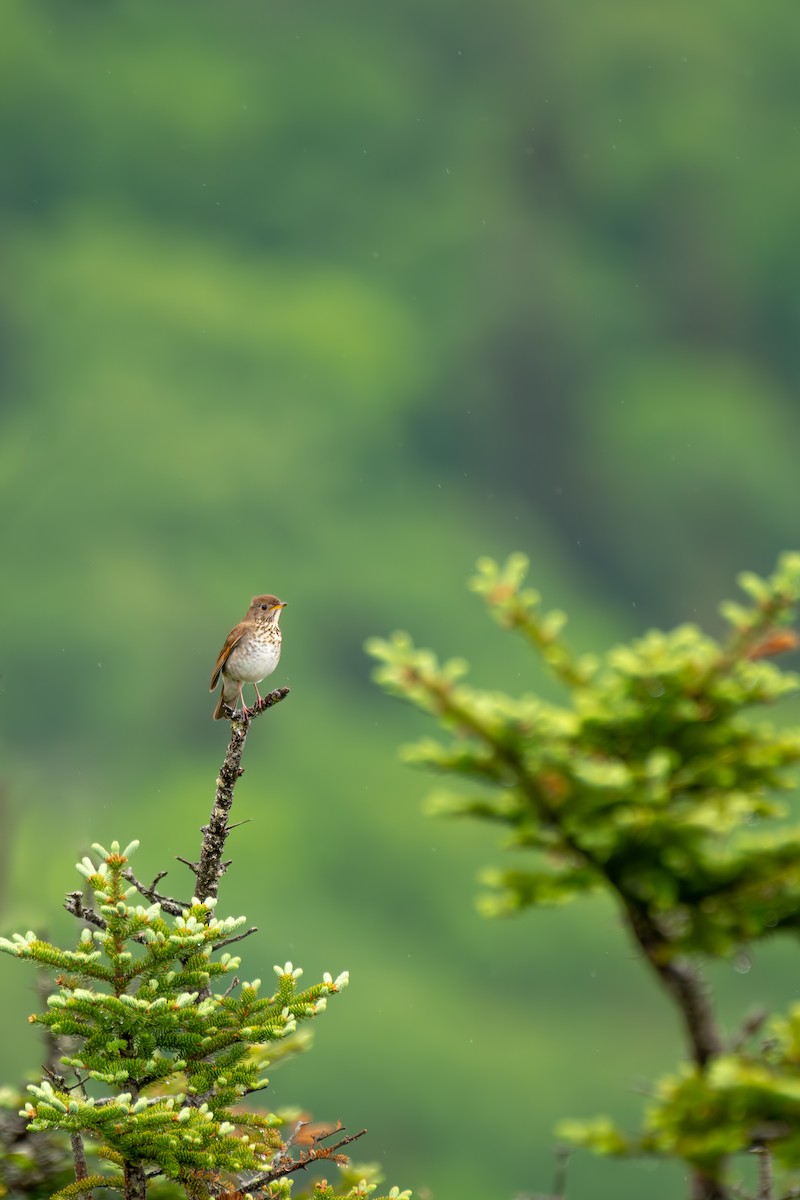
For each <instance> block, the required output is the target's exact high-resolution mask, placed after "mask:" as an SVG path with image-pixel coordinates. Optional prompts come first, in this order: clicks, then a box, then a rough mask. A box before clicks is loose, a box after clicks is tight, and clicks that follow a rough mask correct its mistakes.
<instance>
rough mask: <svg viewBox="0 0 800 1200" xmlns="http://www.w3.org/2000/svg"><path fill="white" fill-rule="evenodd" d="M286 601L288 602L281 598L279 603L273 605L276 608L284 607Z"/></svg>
mask: <svg viewBox="0 0 800 1200" xmlns="http://www.w3.org/2000/svg"><path fill="white" fill-rule="evenodd" d="M287 603H288V601H287V600H281V602H280V604H276V605H275V607H276V608H286V605H287Z"/></svg>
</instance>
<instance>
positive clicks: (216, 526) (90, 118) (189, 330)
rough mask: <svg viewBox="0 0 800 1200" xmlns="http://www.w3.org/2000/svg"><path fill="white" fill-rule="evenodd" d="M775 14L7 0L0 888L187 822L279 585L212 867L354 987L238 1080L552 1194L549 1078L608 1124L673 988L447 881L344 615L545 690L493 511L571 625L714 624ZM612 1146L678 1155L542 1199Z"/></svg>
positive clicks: (790, 137) (397, 1146)
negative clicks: (654, 1158) (253, 1079)
mask: <svg viewBox="0 0 800 1200" xmlns="http://www.w3.org/2000/svg"><path fill="white" fill-rule="evenodd" d="M795 18H796V13H795V9H794V6H793V5H790V4H789V3H788V0H777V3H776V4H775V5H773V6H771V8H770V12H769V17H768V19H765V18H764V14H763V13H762V12H761V11H760V10H759V9H758V8H757V7H755V6H753V5H751V4H749V3H746V2H745V0H725V2H724V3H723V2H722V0H711V2H710V3H708V4H705V5H702V6H698V5H697V4H690V3H688V0H674V2H673V3H672V4H669V5H650V4H631V3H624V2H621V0H610V2H609V3H607V4H604V5H595V4H590V3H588V2H587V0H583V2H579V3H576V4H564V3H563V2H561V0H537V2H536V3H530V2H529V0H497V2H496V3H494V4H491V5H486V4H481V3H478V2H477V0H460V2H459V3H456V2H455V0H437V2H435V3H431V0H405V2H404V3H402V4H401V3H394V4H388V3H371V4H368V3H364V2H363V0H362V2H361V3H357V2H354V0H341V2H340V3H337V4H325V3H321V2H314V0H305V2H304V0H297V2H291V0H284V2H282V3H278V2H273V0H226V3H225V4H222V3H220V2H219V0H194V2H193V3H192V4H191V6H189V5H186V4H181V3H177V2H176V0H160V3H158V4H153V3H150V4H143V3H141V0H136V2H134V0H120V2H116V3H110V4H103V5H101V4H98V3H96V2H95V0H72V2H71V3H69V4H65V3H63V0H6V4H5V6H4V22H3V24H4V36H3V38H2V40H0V97H1V101H0V123H1V124H0V137H1V138H2V144H3V147H4V153H3V160H4V161H3V170H2V177H1V178H0V203H1V204H2V218H3V219H2V237H3V264H4V266H3V271H2V276H0V352H1V355H2V357H1V361H0V387H1V388H2V395H1V397H0V403H1V404H2V410H1V411H0V421H1V422H2V425H1V430H2V433H1V436H0V464H1V469H2V489H3V516H4V519H3V535H4V553H3V558H4V561H5V563H6V584H5V586H4V588H3V636H2V659H0V676H1V678H0V702H1V703H2V733H1V734H0V737H2V750H3V755H2V767H1V768H0V772H1V773H0V804H1V805H2V814H0V815H1V816H2V822H3V829H4V836H3V838H2V841H0V857H1V858H2V861H0V926H2V932H4V933H5V932H7V931H8V930H10V929H18V928H21V929H23V930H24V929H27V928H36V929H37V930H38V931H44V930H45V929H48V930H49V931H50V932H51V934H52V935H53V936H60V935H61V933H62V932H63V929H64V928H65V927H67V925H68V920H69V919H68V918H67V917H66V915H65V914H63V913H60V903H61V898H62V895H63V893H64V892H65V891H66V890H68V889H71V888H73V887H75V886H77V885H76V883H75V878H76V876H75V875H74V871H73V868H72V864H73V862H74V861H75V860H76V857H78V856H80V855H81V854H82V853H84V852H85V850H86V849H87V847H88V845H89V843H91V842H92V841H95V840H99V841H101V842H105V843H107V842H109V841H110V840H111V839H113V838H118V839H119V840H120V842H122V843H125V842H127V841H129V840H130V839H132V838H134V837H138V838H140V839H141V841H142V849H141V851H140V853H139V856H138V858H137V872H138V873H139V874H140V875H142V876H145V875H147V871H148V870H149V871H150V872H151V874H154V873H155V871H156V870H158V869H160V868H161V867H165V866H169V865H170V864H171V863H172V860H173V858H174V855H176V854H183V855H185V856H187V857H191V856H192V855H193V854H195V853H196V850H197V847H198V845H199V833H198V832H197V830H198V828H199V826H200V825H201V824H202V823H203V822H204V821H205V819H206V818H207V815H208V811H209V807H210V802H211V798H212V795H213V786H214V780H215V776H216V771H217V768H218V766H219V763H220V761H221V756H222V753H223V750H224V744H225V737H226V726H224V725H221V724H214V723H213V722H212V720H211V712H212V709H213V701H212V699H211V698H210V697H209V695H208V679H209V675H210V670H211V667H212V665H213V662H214V659H215V657H216V654H217V651H218V649H219V646H220V645H221V643H222V640H223V639H224V637H225V635H226V633H227V631H228V629H229V628H230V627H231V625H232V624H234V622H235V621H237V620H239V619H240V618H241V616H242V615H243V614H244V611H245V609H246V607H247V604H248V602H249V599H250V597H251V595H252V594H253V593H255V592H259V591H273V592H276V593H277V594H278V595H280V596H281V597H282V598H284V599H286V600H287V601H288V602H289V607H288V608H287V610H286V613H285V615H284V618H283V621H282V626H283V631H284V652H283V659H282V662H281V665H280V668H279V670H278V672H277V673H276V675H275V676H274V677H273V680H272V682H273V683H274V684H276V685H277V684H288V685H289V686H290V687H291V688H292V695H291V697H290V698H289V700H288V701H287V702H286V703H285V704H283V705H281V706H280V707H279V708H278V709H276V710H275V711H274V712H273V713H270V714H269V715H268V716H267V717H265V718H263V719H262V720H261V721H260V722H259V724H258V726H257V727H256V728H254V729H253V731H252V735H251V739H250V744H249V745H248V749H247V754H248V762H247V774H246V776H245V778H244V779H243V781H242V784H241V785H240V788H239V792H238V794H237V808H238V813H237V815H238V818H239V819H248V820H249V821H250V824H249V825H248V826H247V827H246V829H245V830H244V831H242V832H240V833H238V834H235V835H234V837H233V838H232V841H231V843H230V849H231V851H232V853H233V855H234V860H235V861H234V868H233V870H232V872H231V873H230V875H229V876H228V878H227V880H226V883H225V885H223V890H222V899H221V902H220V912H222V913H228V912H233V913H236V914H238V913H240V912H244V913H246V914H247V916H248V918H249V919H250V920H251V921H252V922H253V923H255V924H257V925H258V926H259V928H260V933H259V935H258V936H257V937H254V938H252V939H250V941H249V942H248V943H247V946H246V947H245V948H244V950H243V957H244V963H243V966H245V967H246V968H247V971H248V972H249V974H250V975H251V976H252V975H255V974H259V975H262V976H264V977H265V978H266V977H267V976H268V975H269V974H270V971H271V964H272V963H273V962H281V963H282V962H284V961H285V960H286V959H287V958H289V959H292V960H293V961H294V962H295V963H298V964H300V965H302V966H304V967H306V969H307V972H308V973H309V974H310V975H317V974H319V972H321V971H323V970H330V971H332V972H334V973H336V972H338V971H341V970H343V969H345V968H347V969H349V970H350V972H351V976H352V987H351V989H350V991H349V992H348V994H347V995H346V996H345V997H344V998H343V999H342V1001H341V1002H340V1003H338V1004H337V1005H336V1006H335V1007H333V1008H332V1009H331V1011H330V1013H329V1015H328V1017H327V1019H326V1021H325V1022H324V1023H323V1025H321V1026H320V1028H319V1032H318V1037H317V1041H316V1044H315V1047H314V1049H313V1051H312V1053H311V1054H309V1055H306V1056H304V1057H303V1058H302V1059H300V1060H297V1061H296V1062H295V1063H292V1064H290V1065H288V1066H287V1067H285V1068H281V1069H280V1071H277V1072H276V1073H275V1076H274V1078H273V1087H272V1088H271V1090H270V1093H268V1096H267V1099H268V1102H269V1103H270V1104H271V1105H273V1106H278V1105H288V1104H299V1105H303V1106H305V1107H306V1108H308V1109H311V1110H313V1112H314V1114H315V1116H316V1117H318V1118H320V1119H327V1118H335V1117H341V1118H342V1120H343V1121H345V1123H346V1124H348V1126H350V1127H355V1126H356V1125H358V1126H359V1127H360V1126H361V1125H362V1124H363V1125H367V1126H368V1128H369V1137H368V1138H367V1139H365V1140H364V1141H363V1142H362V1143H359V1146H358V1149H359V1150H361V1147H363V1153H364V1154H366V1155H367V1156H368V1157H369V1158H371V1159H378V1160H381V1161H382V1162H383V1163H384V1165H385V1167H386V1170H387V1175H388V1177H389V1180H390V1182H391V1183H397V1184H401V1185H402V1186H406V1187H413V1188H414V1189H415V1194H420V1195H425V1194H428V1193H425V1192H424V1189H426V1188H427V1189H429V1194H430V1196H432V1197H433V1198H434V1200H445V1198H446V1197H455V1196H459V1197H463V1198H465V1200H479V1198H483V1197H488V1196H492V1197H498V1198H499V1197H510V1196H512V1195H515V1194H519V1193H523V1192H525V1193H530V1192H533V1191H535V1190H546V1189H547V1187H548V1186H549V1185H550V1183H551V1180H552V1174H553V1168H554V1159H553V1137H552V1127H553V1125H554V1124H555V1122H556V1121H557V1119H559V1118H560V1117H562V1116H584V1115H591V1114H593V1113H595V1112H597V1111H604V1112H608V1113H610V1114H611V1115H613V1116H614V1117H615V1119H617V1120H620V1121H623V1122H624V1121H625V1120H626V1118H629V1117H630V1118H631V1119H632V1118H633V1114H635V1113H636V1112H638V1110H639V1107H640V1103H641V1098H640V1096H639V1095H638V1094H637V1087H638V1086H639V1084H640V1081H641V1079H643V1078H646V1077H648V1076H651V1075H654V1074H656V1073H658V1072H659V1071H661V1070H664V1069H666V1068H667V1067H669V1066H670V1065H671V1064H672V1062H673V1060H674V1058H675V1055H676V1053H677V1048H678V1046H679V1040H678V1031H677V1030H676V1029H674V1028H673V1027H672V1021H671V1014H670V1013H669V1010H668V1008H667V1005H666V1003H665V1002H664V1001H662V999H661V997H659V996H658V995H656V994H655V993H654V992H653V990H652V987H651V984H650V980H649V979H648V978H647V977H646V975H645V972H644V969H643V968H642V966H641V965H640V964H639V963H638V962H636V961H635V958H634V955H633V953H632V951H631V950H630V949H629V948H628V946H627V944H626V942H625V940H624V935H623V933H622V931H621V930H620V928H619V927H618V923H617V920H616V917H615V915H614V914H613V912H611V910H610V909H607V908H604V907H603V906H602V905H585V906H581V907H578V908H576V909H574V910H572V911H570V912H563V913H558V912H556V913H542V914H534V915H532V916H527V917H525V918H523V919H521V920H519V921H517V922H508V923H499V922H495V923H490V922H486V921H483V920H481V919H480V918H479V917H478V916H477V915H476V914H475V911H474V908H473V905H472V899H473V892H474V887H473V883H472V880H473V877H474V875H475V872H476V871H477V869H478V868H479V867H480V866H482V865H483V864H485V863H487V862H491V861H494V862H497V861H498V860H500V859H501V857H502V852H501V851H500V850H499V849H498V848H497V847H495V846H494V845H493V844H491V843H487V842H486V840H485V834H484V833H483V831H481V830H477V829H470V828H468V827H466V826H454V827H450V826H442V825H440V824H437V823H434V822H432V821H429V820H427V819H425V818H424V817H423V816H422V815H421V812H420V799H421V797H422V796H423V795H424V793H425V791H426V786H427V784H426V780H425V779H423V778H421V777H415V776H414V775H412V774H411V773H410V772H409V771H408V770H407V769H406V768H404V767H402V766H401V765H400V764H399V763H398V761H397V758H396V747H397V746H398V744H399V743H400V742H402V741H403V740H405V739H407V738H408V737H410V736H413V735H415V734H416V733H417V732H419V731H421V730H422V728H423V726H422V722H421V719H417V718H415V716H414V715H413V714H412V713H410V712H407V711H405V710H404V709H403V708H401V706H400V705H398V704H395V703H393V702H392V701H390V700H388V699H386V698H385V697H383V696H381V695H380V694H379V693H378V692H377V689H376V688H375V687H374V686H373V685H372V684H371V683H370V680H369V665H368V663H367V660H366V658H365V656H364V654H363V650H362V646H363V642H364V640H365V638H367V637H368V636H369V635H371V634H375V633H378V634H384V633H387V632H388V631H390V630H393V629H395V628H398V627H402V628H409V629H410V630H411V631H412V632H413V633H414V636H415V638H416V639H417V640H418V641H419V642H420V643H422V644H429V645H434V646H436V648H437V649H438V650H439V651H440V652H441V653H444V654H447V653H463V654H464V655H465V656H466V657H467V658H469V659H470V661H471V662H472V664H473V668H474V677H475V679H476V682H478V683H480V684H482V685H485V686H492V685H496V686H497V687H502V688H505V689H508V690H512V691H513V690H522V689H524V688H529V687H536V688H539V687H542V688H545V689H549V688H550V684H549V683H548V682H547V681H546V680H544V679H541V680H540V679H528V678H527V676H525V677H523V668H522V666H521V665H520V664H519V662H518V661H517V659H516V658H515V652H516V647H515V646H514V644H513V640H512V639H510V638H504V637H503V636H502V634H500V633H499V631H497V630H496V629H494V628H493V627H492V625H491V623H490V622H489V621H488V620H487V618H486V616H485V614H484V612H483V611H482V606H481V604H480V603H479V602H478V601H477V600H476V599H475V598H470V597H469V596H468V595H467V594H466V593H465V591H464V579H465V578H466V576H467V575H468V574H469V572H470V570H471V568H472V565H473V563H474V561H475V559H476V558H477V557H478V555H479V554H482V553H488V554H492V555H494V556H495V557H503V556H504V555H505V554H506V553H507V552H508V551H510V550H513V549H520V550H523V551H525V552H526V553H528V554H529V555H530V557H531V559H532V563H533V566H532V570H531V582H532V583H533V584H534V585H535V586H537V587H538V588H540V590H542V591H543V592H544V594H545V599H546V603H547V604H549V605H558V606H563V607H565V608H566V609H567V610H568V611H570V612H571V613H572V615H573V618H574V620H573V626H572V637H573V641H574V643H575V644H576V645H578V646H579V647H580V648H585V649H589V648H592V647H593V646H596V645H598V646H599V644H600V643H601V642H602V641H603V640H608V639H613V638H614V637H618V636H628V635H631V634H634V633H636V632H638V631H640V630H642V629H644V628H646V627H647V626H648V625H650V624H652V623H664V624H673V623H675V622H677V621H679V620H683V619H685V618H688V619H696V620H699V621H701V622H704V623H706V624H708V625H709V626H710V628H711V629H712V631H713V630H715V629H716V628H718V626H717V617H716V603H717V601H718V600H719V599H721V598H722V597H723V596H725V595H730V594H731V591H732V589H733V577H734V575H735V573H736V572H737V571H738V570H739V569H740V568H743V567H751V568H753V569H755V570H757V571H764V570H768V569H769V568H770V567H771V565H772V563H773V561H774V559H775V557H776V555H777V553H778V551H779V550H781V549H783V548H789V547H796V546H797V543H798V538H797V534H796V509H797V506H796V492H797V483H796V465H795V462H794V459H795V448H796V446H797V444H798V440H800V409H798V405H797V403H796V396H797V388H798V357H797V345H798V323H799V322H800V303H798V291H797V280H798V278H800V261H798V260H799V259H800V241H798V238H797V236H796V223H797V212H798V210H800V174H798V172H797V170H796V168H795V158H796V149H797V138H798V128H799V127H800V126H799V125H798V122H799V121H800V82H799V80H798V71H797V54H796V46H795V42H794V39H793V38H791V37H789V36H787V32H788V31H789V30H790V29H793V28H794V25H795ZM506 643H508V644H506ZM524 661H525V671H527V662H528V660H527V658H526V659H525V660H524ZM37 859H38V860H40V861H43V862H44V863H45V864H46V868H47V878H48V886H47V889H46V891H43V890H42V889H41V888H40V887H38V886H37V887H34V886H33V885H32V882H31V880H32V870H33V864H34V862H35V861H36V860H37ZM187 878H188V876H187V874H186V872H185V869H184V868H182V867H181V866H180V865H179V864H174V870H172V871H171V873H170V877H169V880H168V883H171V884H172V888H171V890H172V891H174V892H177V893H179V894H180V893H181V892H182V891H183V890H185V882H186V880H187ZM59 914H60V915H59ZM740 965H741V964H740ZM796 979H797V965H796V960H795V959H794V958H790V957H788V956H787V955H786V953H785V951H784V952H783V953H779V952H778V951H777V950H776V951H775V954H774V957H770V955H766V956H764V957H763V958H762V959H759V960H757V961H756V962H755V963H754V964H753V966H752V969H751V970H747V971H741V972H740V971H737V970H735V969H734V966H733V965H732V966H731V969H730V971H729V972H727V973H724V974H722V975H720V977H719V979H718V980H717V982H718V985H719V987H720V988H721V989H722V991H723V993H724V996H725V1003H726V1004H729V1006H730V1010H731V1012H738V1011H739V1009H740V1008H741V1007H742V1006H743V1005H745V1004H746V1003H747V1002H748V1000H749V999H753V1000H756V999H761V1000H764V1001H766V1002H768V1003H769V1004H770V1005H772V1006H779V1005H780V1004H782V1003H785V1002H786V1001H787V1000H788V999H789V998H791V997H796V996H797V986H796ZM0 981H1V985H2V987H1V990H0V995H1V996H2V1012H1V1014H0V1015H1V1017H2V1028H3V1031H4V1038H3V1045H2V1054H1V1055H0V1079H2V1080H3V1081H13V1080H16V1079H17V1078H18V1077H21V1076H22V1074H23V1073H24V1072H25V1071H28V1070H33V1069H35V1068H36V1067H37V1066H38V1063H39V1061H40V1058H41V1053H40V1049H39V1046H38V1044H37V1042H36V1038H35V1035H34V1034H33V1033H32V1032H29V1031H28V1027H27V1025H26V1024H25V1017H26V1015H27V1013H28V1012H29V1011H30V1010H31V1008H32V1006H33V1000H32V996H31V990H30V989H31V981H30V979H29V978H28V977H27V975H26V974H25V972H23V971H19V970H18V969H17V968H16V966H15V965H14V964H13V963H11V962H10V961H4V962H2V963H0ZM645 1176H646V1178H645ZM645 1185H646V1187H647V1190H648V1195H649V1196H650V1197H651V1198H652V1200H660V1198H662V1197H664V1198H666V1197H667V1196H674V1195H676V1194H679V1193H680V1191H681V1187H682V1185H680V1184H679V1183H678V1181H677V1180H676V1177H675V1175H674V1173H671V1172H670V1171H667V1170H665V1169H663V1168H655V1167H653V1166H652V1165H649V1166H647V1165H645V1166H641V1167H637V1166H633V1167H631V1166H627V1167H626V1166H614V1165H611V1164H609V1165H608V1166H606V1165H604V1164H600V1165H598V1164H597V1163H594V1162H591V1161H585V1160H583V1159H582V1158H581V1157H580V1156H579V1157H577V1158H576V1159H575V1160H574V1162H573V1163H572V1164H571V1166H570V1191H571V1194H572V1195H574V1196H575V1200H579V1198H580V1197H591V1200H611V1198H612V1197H613V1198H614V1200H633V1198H634V1197H638V1196H640V1195H641V1193H642V1188H643V1186H645Z"/></svg>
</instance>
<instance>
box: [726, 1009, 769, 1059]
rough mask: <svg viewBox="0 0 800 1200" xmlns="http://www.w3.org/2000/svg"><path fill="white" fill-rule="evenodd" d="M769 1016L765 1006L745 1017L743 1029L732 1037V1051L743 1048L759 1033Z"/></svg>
mask: <svg viewBox="0 0 800 1200" xmlns="http://www.w3.org/2000/svg"><path fill="white" fill-rule="evenodd" d="M768 1016H769V1013H768V1012H767V1010H766V1009H765V1008H757V1009H756V1010H755V1012H752V1013H750V1015H749V1016H747V1017H745V1019H744V1021H743V1023H742V1027H741V1029H740V1030H739V1032H738V1033H737V1034H736V1035H735V1036H734V1037H732V1038H731V1041H730V1046H729V1049H730V1052H731V1053H732V1054H735V1053H736V1051H737V1050H741V1048H742V1046H743V1045H744V1044H745V1042H747V1041H749V1040H750V1038H751V1037H752V1036H753V1034H755V1033H758V1031H759V1029H760V1028H761V1026H762V1025H763V1024H764V1022H765V1021H766V1019H767V1017H768Z"/></svg>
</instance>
